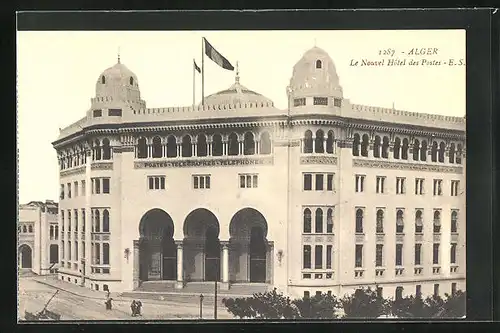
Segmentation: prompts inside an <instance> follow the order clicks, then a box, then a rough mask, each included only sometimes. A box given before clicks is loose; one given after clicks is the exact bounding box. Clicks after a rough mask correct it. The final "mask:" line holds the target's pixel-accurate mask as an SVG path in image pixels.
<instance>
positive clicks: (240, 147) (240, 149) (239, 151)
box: [238, 141, 244, 155]
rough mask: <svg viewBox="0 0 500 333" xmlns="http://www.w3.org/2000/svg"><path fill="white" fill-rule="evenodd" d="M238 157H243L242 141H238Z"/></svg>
mask: <svg viewBox="0 0 500 333" xmlns="http://www.w3.org/2000/svg"><path fill="white" fill-rule="evenodd" d="M238 147H239V149H238V155H243V151H244V147H243V141H238Z"/></svg>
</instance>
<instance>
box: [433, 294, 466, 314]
mask: <svg viewBox="0 0 500 333" xmlns="http://www.w3.org/2000/svg"><path fill="white" fill-rule="evenodd" d="M445 296H446V299H445V301H444V304H443V311H442V312H441V313H439V317H442V318H461V317H463V316H465V313H466V305H467V304H466V302H467V297H466V293H465V292H463V291H461V290H457V291H455V292H454V293H453V294H451V295H448V294H445Z"/></svg>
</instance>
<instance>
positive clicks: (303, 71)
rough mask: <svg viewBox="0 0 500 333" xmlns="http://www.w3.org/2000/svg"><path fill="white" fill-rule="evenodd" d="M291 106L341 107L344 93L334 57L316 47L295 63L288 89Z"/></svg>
mask: <svg viewBox="0 0 500 333" xmlns="http://www.w3.org/2000/svg"><path fill="white" fill-rule="evenodd" d="M287 93H288V99H289V103H290V108H296V107H301V106H310V105H318V106H332V107H340V106H341V104H342V98H343V92H342V87H341V86H340V82H339V77H338V75H337V70H336V69H335V64H334V63H333V60H332V58H330V56H329V55H328V53H326V52H325V51H324V50H323V49H321V48H319V47H316V46H315V47H313V48H312V49H310V50H309V51H307V52H306V53H304V55H303V56H302V58H301V59H300V60H299V61H298V62H297V63H296V64H295V66H294V67H293V75H292V78H291V79H290V85H289V86H288V89H287Z"/></svg>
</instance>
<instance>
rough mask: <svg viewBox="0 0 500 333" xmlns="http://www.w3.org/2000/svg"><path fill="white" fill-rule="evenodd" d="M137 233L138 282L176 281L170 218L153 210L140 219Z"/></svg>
mask: <svg viewBox="0 0 500 333" xmlns="http://www.w3.org/2000/svg"><path fill="white" fill-rule="evenodd" d="M139 231H140V235H141V239H140V241H141V242H140V245H139V278H140V280H142V281H151V280H176V275H177V248H176V245H175V242H174V239H173V235H174V224H173V221H172V219H171V218H170V216H169V215H168V214H167V213H165V212H164V211H162V210H160V209H153V210H151V211H149V212H148V213H146V214H145V215H144V217H143V218H142V220H141V223H140V225H139Z"/></svg>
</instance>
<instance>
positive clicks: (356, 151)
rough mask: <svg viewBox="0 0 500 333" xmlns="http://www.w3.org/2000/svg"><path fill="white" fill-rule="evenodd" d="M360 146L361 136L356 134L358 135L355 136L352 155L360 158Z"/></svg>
mask: <svg viewBox="0 0 500 333" xmlns="http://www.w3.org/2000/svg"><path fill="white" fill-rule="evenodd" d="M359 145H360V139H359V134H358V133H356V134H354V140H353V141H352V155H353V156H359Z"/></svg>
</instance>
